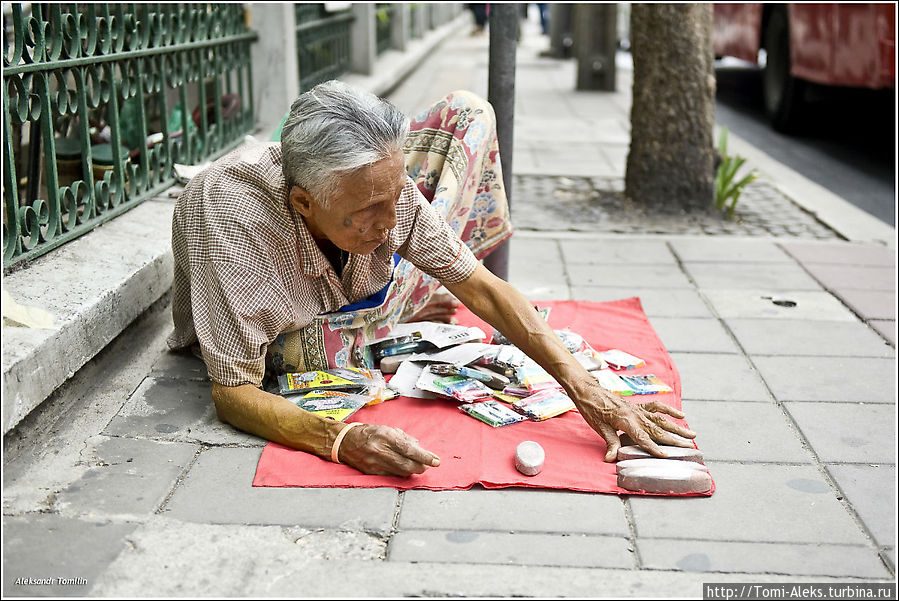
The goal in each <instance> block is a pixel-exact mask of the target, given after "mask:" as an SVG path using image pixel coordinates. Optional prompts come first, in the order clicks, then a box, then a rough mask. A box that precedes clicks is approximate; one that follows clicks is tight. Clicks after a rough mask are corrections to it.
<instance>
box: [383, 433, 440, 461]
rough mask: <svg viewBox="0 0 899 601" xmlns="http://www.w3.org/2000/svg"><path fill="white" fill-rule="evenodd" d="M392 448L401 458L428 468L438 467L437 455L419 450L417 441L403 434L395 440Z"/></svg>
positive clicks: (438, 459)
mask: <svg viewBox="0 0 899 601" xmlns="http://www.w3.org/2000/svg"><path fill="white" fill-rule="evenodd" d="M394 448H395V449H396V451H397V452H398V453H399V454H400V455H402V456H403V457H407V458H409V459H411V460H412V461H415V462H417V463H420V464H422V465H426V466H430V467H437V466H438V465H440V458H439V457H438V456H437V455H435V454H434V453H431V452H430V451H426V450H424V449H423V448H421V446H420V445H419V444H418V441H417V440H415V439H414V438H412V437H411V436H409V435H407V434H405V433H403V435H402V436H400V437H398V438H397V440H396V442H395V444H394Z"/></svg>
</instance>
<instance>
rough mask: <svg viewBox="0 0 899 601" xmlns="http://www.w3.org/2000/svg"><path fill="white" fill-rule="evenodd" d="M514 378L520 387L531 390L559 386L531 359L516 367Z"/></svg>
mask: <svg viewBox="0 0 899 601" xmlns="http://www.w3.org/2000/svg"><path fill="white" fill-rule="evenodd" d="M515 378H516V380H517V381H518V385H519V386H520V387H521V388H527V389H528V390H530V391H532V392H536V391H538V390H543V389H545V388H561V386H559V383H558V382H556V380H555V379H554V378H553V377H552V376H551V375H549V373H547V371H546V370H545V369H543V368H542V367H540V366H539V365H537V364H536V363H533V362H531V361H529V362H528V363H526V364H525V365H522V366H521V367H518V368H516V370H515Z"/></svg>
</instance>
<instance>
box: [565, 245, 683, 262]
mask: <svg viewBox="0 0 899 601" xmlns="http://www.w3.org/2000/svg"><path fill="white" fill-rule="evenodd" d="M559 244H560V245H561V247H562V255H563V256H564V258H565V263H566V264H568V265H574V264H577V263H587V264H597V263H612V264H617V265H630V264H648V265H670V266H672V267H674V266H675V265H677V261H676V260H675V258H674V255H673V254H671V251H670V250H669V249H668V245H667V244H665V242H664V241H663V240H654V239H652V238H646V239H633V238H623V239H616V238H600V239H596V240H560V241H559Z"/></svg>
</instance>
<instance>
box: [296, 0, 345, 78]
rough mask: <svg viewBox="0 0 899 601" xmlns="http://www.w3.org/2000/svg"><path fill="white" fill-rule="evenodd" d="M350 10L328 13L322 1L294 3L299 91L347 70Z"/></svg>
mask: <svg viewBox="0 0 899 601" xmlns="http://www.w3.org/2000/svg"><path fill="white" fill-rule="evenodd" d="M352 22H353V15H352V14H350V11H348V10H347V11H341V12H338V13H333V14H329V13H327V12H325V9H324V4H297V5H296V32H297V34H296V35H297V54H298V58H299V60H298V63H299V69H300V74H299V77H300V91H301V92H302V91H305V90H308V89H309V88H312V87H313V86H315V84H318V83H321V82H323V81H327V80H329V79H335V78H337V77H340V76H341V75H343V74H344V73H346V72H347V71H349V70H350V24H351V23H352Z"/></svg>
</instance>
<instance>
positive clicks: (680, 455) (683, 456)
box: [618, 445, 702, 463]
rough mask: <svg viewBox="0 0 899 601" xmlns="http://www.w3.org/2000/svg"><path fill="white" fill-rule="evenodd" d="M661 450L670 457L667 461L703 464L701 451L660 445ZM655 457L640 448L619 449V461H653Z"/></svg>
mask: <svg viewBox="0 0 899 601" xmlns="http://www.w3.org/2000/svg"><path fill="white" fill-rule="evenodd" d="M659 448H660V449H662V450H663V451H664V452H665V453H666V454H667V455H668V457H666V458H665V459H676V460H678V461H695V462H696V463H702V451H700V450H699V449H692V448H690V449H687V448H684V447H669V446H666V445H659ZM652 458H653V456H652V455H651V454H650V453H649V451H646V450H644V449H642V448H640V447H636V446H634V447H621V448H620V449H618V461H625V460H627V459H652Z"/></svg>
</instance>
